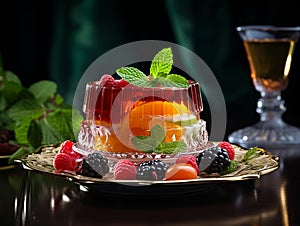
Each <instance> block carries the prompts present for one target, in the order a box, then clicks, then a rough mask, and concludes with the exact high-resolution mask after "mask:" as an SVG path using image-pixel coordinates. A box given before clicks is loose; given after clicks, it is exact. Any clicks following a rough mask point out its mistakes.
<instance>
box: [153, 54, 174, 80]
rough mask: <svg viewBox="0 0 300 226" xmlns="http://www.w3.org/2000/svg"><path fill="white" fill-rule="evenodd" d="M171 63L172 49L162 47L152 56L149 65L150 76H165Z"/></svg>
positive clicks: (169, 69) (170, 68)
mask: <svg viewBox="0 0 300 226" xmlns="http://www.w3.org/2000/svg"><path fill="white" fill-rule="evenodd" d="M172 65H173V53H172V50H171V48H164V49H162V50H161V51H160V52H158V53H157V54H156V55H155V56H154V58H153V60H152V62H151V66H150V75H151V76H152V78H157V77H163V78H165V77H166V76H167V75H168V74H169V73H170V71H171V70H172Z"/></svg>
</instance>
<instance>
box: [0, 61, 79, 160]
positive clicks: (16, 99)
mask: <svg viewBox="0 0 300 226" xmlns="http://www.w3.org/2000/svg"><path fill="white" fill-rule="evenodd" d="M72 115H73V117H72ZM72 119H73V120H74V121H73V120H72ZM82 119H83V118H82V116H81V114H80V112H78V111H76V110H74V109H72V106H70V105H67V104H65V103H64V99H63V97H62V96H61V95H59V94H58V93H57V85H56V83H54V82H52V81H49V80H41V81H39V82H36V83H34V84H32V85H31V86H29V87H28V88H26V87H24V86H23V85H22V83H21V81H20V79H19V77H18V76H17V75H15V74H14V73H13V72H11V71H6V70H4V68H3V64H2V62H1V59H0V130H8V131H13V132H14V139H13V140H10V143H11V144H14V145H17V146H18V147H19V149H18V150H17V151H16V152H15V153H14V154H13V155H12V156H11V158H10V159H9V162H10V163H11V162H13V160H14V159H16V158H21V157H24V156H26V155H27V154H29V153H32V152H34V151H35V150H37V149H39V147H41V146H43V145H48V144H58V143H60V142H62V141H64V140H66V139H69V140H75V135H74V131H75V134H76V133H77V132H79V129H80V128H79V126H80V122H81V121H82ZM73 125H76V128H73ZM77 125H78V126H77Z"/></svg>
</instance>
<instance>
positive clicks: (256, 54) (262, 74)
mask: <svg viewBox="0 0 300 226" xmlns="http://www.w3.org/2000/svg"><path fill="white" fill-rule="evenodd" d="M295 44H296V41H295V40H286V39H276V40H275V39H252V40H247V41H244V46H245V49H246V53H247V57H248V60H249V63H250V70H251V78H252V80H253V83H254V86H255V88H256V89H257V91H259V92H269V91H275V92H280V91H281V90H283V89H285V88H286V87H287V83H288V74H289V71H290V67H291V61H292V55H293V52H294V48H295Z"/></svg>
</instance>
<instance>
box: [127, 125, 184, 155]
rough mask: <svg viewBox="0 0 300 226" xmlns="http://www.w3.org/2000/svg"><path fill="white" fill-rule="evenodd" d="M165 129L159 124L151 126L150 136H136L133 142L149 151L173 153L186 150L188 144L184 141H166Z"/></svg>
mask: <svg viewBox="0 0 300 226" xmlns="http://www.w3.org/2000/svg"><path fill="white" fill-rule="evenodd" d="M165 138H166V135H165V130H164V128H163V127H161V126H160V125H159V124H156V125H155V126H153V127H152V128H151V132H150V136H135V137H133V138H132V139H131V142H132V144H133V145H134V146H135V147H136V148H137V149H139V150H141V151H144V152H148V153H152V152H155V153H158V154H161V153H164V154H173V153H178V152H180V151H183V150H186V148H187V145H186V143H184V142H183V141H173V142H164V141H165Z"/></svg>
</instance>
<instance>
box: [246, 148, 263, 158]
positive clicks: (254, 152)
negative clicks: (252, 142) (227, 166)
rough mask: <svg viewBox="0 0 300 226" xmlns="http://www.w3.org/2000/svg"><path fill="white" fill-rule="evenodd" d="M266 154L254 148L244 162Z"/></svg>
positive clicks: (260, 149) (247, 153) (249, 151)
mask: <svg viewBox="0 0 300 226" xmlns="http://www.w3.org/2000/svg"><path fill="white" fill-rule="evenodd" d="M263 152H264V149H262V148H258V147H252V148H250V149H249V150H248V151H247V152H246V153H245V155H244V157H243V161H247V160H249V159H252V158H256V157H258V156H260V154H261V153H263Z"/></svg>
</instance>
